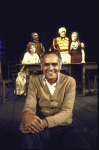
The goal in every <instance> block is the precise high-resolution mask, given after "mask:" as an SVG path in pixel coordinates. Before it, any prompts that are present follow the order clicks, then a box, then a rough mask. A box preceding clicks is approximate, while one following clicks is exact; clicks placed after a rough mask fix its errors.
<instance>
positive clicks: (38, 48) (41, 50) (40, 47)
mask: <svg viewBox="0 0 99 150" xmlns="http://www.w3.org/2000/svg"><path fill="white" fill-rule="evenodd" d="M31 43H34V44H35V49H36V53H37V54H38V55H39V56H40V55H42V54H43V53H44V52H45V48H44V46H43V44H42V43H40V42H38V41H31Z"/></svg>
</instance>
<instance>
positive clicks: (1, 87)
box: [0, 62, 15, 104]
mask: <svg viewBox="0 0 99 150" xmlns="http://www.w3.org/2000/svg"><path fill="white" fill-rule="evenodd" d="M13 83H14V81H13V80H10V79H8V80H3V79H2V70H1V62H0V91H1V98H2V101H3V104H5V102H6V100H8V99H10V98H12V97H13V96H14V95H13V96H12V95H10V96H9V97H7V96H8V94H10V91H11V89H14V88H13V87H12V86H11V84H12V85H13ZM7 85H8V86H7ZM14 85H15V84H14Z"/></svg>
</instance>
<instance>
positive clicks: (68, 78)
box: [60, 73, 75, 83]
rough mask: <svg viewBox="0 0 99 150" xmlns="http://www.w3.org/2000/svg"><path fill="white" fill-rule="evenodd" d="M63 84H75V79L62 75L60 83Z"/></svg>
mask: <svg viewBox="0 0 99 150" xmlns="http://www.w3.org/2000/svg"><path fill="white" fill-rule="evenodd" d="M63 82H75V79H74V78H73V77H71V76H68V75H65V74H63V73H60V83H63Z"/></svg>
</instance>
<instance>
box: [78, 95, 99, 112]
mask: <svg viewBox="0 0 99 150" xmlns="http://www.w3.org/2000/svg"><path fill="white" fill-rule="evenodd" d="M75 105H79V107H82V108H83V109H86V110H87V111H90V112H91V113H93V114H95V115H98V108H97V106H98V97H97V95H94V96H86V97H76V99H75Z"/></svg>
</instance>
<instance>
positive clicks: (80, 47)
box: [70, 32, 85, 63]
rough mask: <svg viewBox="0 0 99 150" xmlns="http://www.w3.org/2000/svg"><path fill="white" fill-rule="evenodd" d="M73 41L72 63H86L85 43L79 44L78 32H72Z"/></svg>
mask: <svg viewBox="0 0 99 150" xmlns="http://www.w3.org/2000/svg"><path fill="white" fill-rule="evenodd" d="M71 40H72V42H71V45H70V54H71V63H85V52H84V43H80V42H79V40H78V33H77V32H72V34H71Z"/></svg>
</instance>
